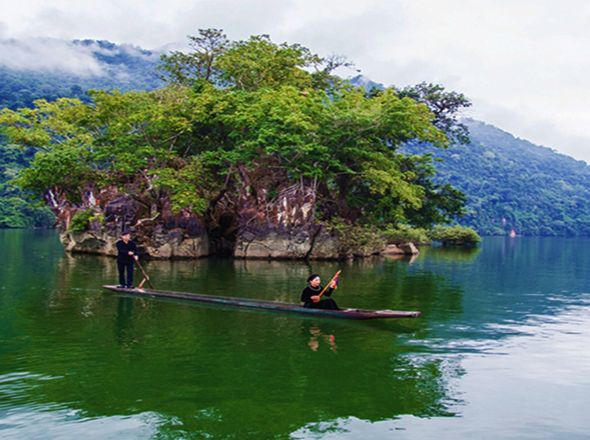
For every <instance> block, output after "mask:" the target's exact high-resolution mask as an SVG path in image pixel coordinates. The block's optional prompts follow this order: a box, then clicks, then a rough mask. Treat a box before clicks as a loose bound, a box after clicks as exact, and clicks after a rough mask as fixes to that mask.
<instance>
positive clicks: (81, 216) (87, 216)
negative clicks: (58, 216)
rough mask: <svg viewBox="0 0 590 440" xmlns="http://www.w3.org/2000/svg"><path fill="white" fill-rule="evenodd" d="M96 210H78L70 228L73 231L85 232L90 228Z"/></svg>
mask: <svg viewBox="0 0 590 440" xmlns="http://www.w3.org/2000/svg"><path fill="white" fill-rule="evenodd" d="M94 216H95V212H94V211H93V210H92V209H85V210H80V211H77V212H76V213H75V214H74V215H73V217H72V221H71V222H70V227H69V230H70V231H71V232H84V231H85V230H86V229H88V225H89V223H90V221H91V220H93V219H94Z"/></svg>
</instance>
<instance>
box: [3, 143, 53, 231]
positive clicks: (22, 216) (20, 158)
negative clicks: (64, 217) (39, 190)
mask: <svg viewBox="0 0 590 440" xmlns="http://www.w3.org/2000/svg"><path fill="white" fill-rule="evenodd" d="M33 154H34V151H33V150H31V149H20V148H17V147H15V146H13V145H3V144H2V143H1V141H0V228H29V227H39V228H43V227H45V228H46V227H51V226H52V225H53V223H54V221H55V218H54V216H53V214H52V213H51V211H50V210H49V208H47V207H45V206H38V205H37V204H35V203H32V202H31V200H29V198H28V197H27V194H26V193H25V192H23V191H22V190H21V189H19V188H18V187H16V186H14V185H13V184H12V179H14V178H15V177H16V176H17V175H18V174H19V172H21V171H22V170H23V169H24V168H26V167H27V166H28V164H29V161H30V159H31V157H32V156H33Z"/></svg>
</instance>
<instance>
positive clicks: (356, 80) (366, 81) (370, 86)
mask: <svg viewBox="0 0 590 440" xmlns="http://www.w3.org/2000/svg"><path fill="white" fill-rule="evenodd" d="M348 82H350V84H352V85H353V86H355V87H362V88H363V89H365V92H367V93H370V92H371V91H372V90H374V89H376V90H383V89H384V88H385V86H384V85H383V84H381V83H377V82H375V81H373V80H371V79H370V78H367V77H366V76H364V75H356V76H353V77H352V78H350V79H349V80H348Z"/></svg>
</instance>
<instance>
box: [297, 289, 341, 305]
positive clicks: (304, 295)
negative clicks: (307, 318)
mask: <svg viewBox="0 0 590 440" xmlns="http://www.w3.org/2000/svg"><path fill="white" fill-rule="evenodd" d="M323 289H324V288H323V287H322V286H319V287H317V288H316V289H314V288H313V287H311V286H307V287H306V288H305V289H303V292H301V301H302V302H304V303H306V304H309V303H313V301H312V300H311V297H312V296H315V295H319V294H320V293H321V291H322V290H323ZM333 291H334V289H332V288H331V287H328V288H327V289H326V291H325V292H324V295H325V296H330V295H332V292H333Z"/></svg>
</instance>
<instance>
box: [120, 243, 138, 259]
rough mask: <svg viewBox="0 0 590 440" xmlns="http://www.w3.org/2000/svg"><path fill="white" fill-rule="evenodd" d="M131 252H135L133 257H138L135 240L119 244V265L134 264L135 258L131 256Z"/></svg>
mask: <svg viewBox="0 0 590 440" xmlns="http://www.w3.org/2000/svg"><path fill="white" fill-rule="evenodd" d="M129 252H133V255H137V245H136V244H135V242H134V241H133V240H129V242H128V243H125V242H124V241H123V240H119V241H118V242H117V261H118V262H119V263H132V262H133V257H132V256H131V255H129Z"/></svg>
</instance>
